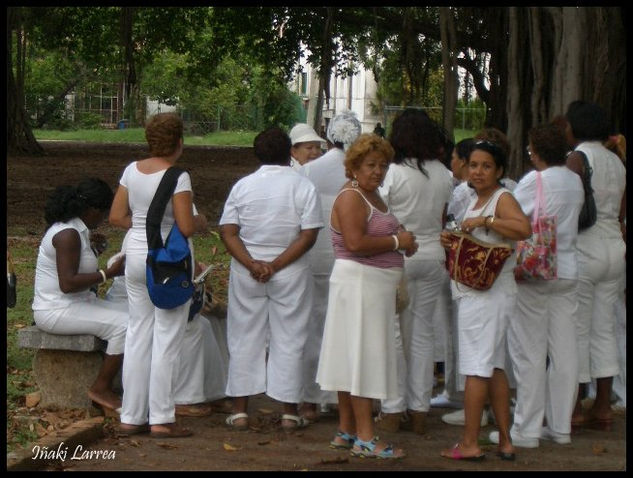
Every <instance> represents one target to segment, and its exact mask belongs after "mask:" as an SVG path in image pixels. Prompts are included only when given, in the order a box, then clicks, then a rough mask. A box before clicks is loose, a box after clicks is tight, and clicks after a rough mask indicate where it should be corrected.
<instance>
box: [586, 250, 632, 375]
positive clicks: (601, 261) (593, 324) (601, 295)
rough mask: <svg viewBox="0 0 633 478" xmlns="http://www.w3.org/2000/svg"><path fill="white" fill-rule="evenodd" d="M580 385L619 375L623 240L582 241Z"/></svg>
mask: <svg viewBox="0 0 633 478" xmlns="http://www.w3.org/2000/svg"><path fill="white" fill-rule="evenodd" d="M577 247H578V300H579V302H578V314H577V323H576V333H577V337H578V376H579V378H578V381H579V382H580V383H587V382H590V381H591V379H592V378H604V377H614V376H616V375H618V373H619V367H618V348H617V341H616V336H615V308H614V306H615V303H616V302H617V298H618V292H619V290H620V287H621V286H622V282H621V281H622V277H623V275H624V273H625V260H624V254H625V252H626V245H625V244H624V242H623V241H622V240H621V239H605V238H594V237H590V238H587V237H585V238H582V240H581V238H580V237H579V238H578V246H577Z"/></svg>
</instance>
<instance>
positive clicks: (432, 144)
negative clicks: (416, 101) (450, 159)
mask: <svg viewBox="0 0 633 478" xmlns="http://www.w3.org/2000/svg"><path fill="white" fill-rule="evenodd" d="M389 142H390V143H391V145H392V146H393V149H394V151H395V156H394V162H395V163H396V164H400V163H402V162H403V161H404V160H405V158H415V159H416V160H417V164H418V169H419V170H420V171H422V173H423V174H424V175H425V176H427V177H428V173H427V172H426V170H425V169H424V161H427V160H433V159H444V158H443V156H444V154H446V153H447V149H448V148H449V144H450V142H449V140H448V135H447V134H446V132H445V131H444V130H443V129H442V128H441V127H440V126H439V125H438V124H437V123H435V121H433V120H432V119H431V118H430V117H429V115H428V114H427V113H426V111H424V110H422V109H414V108H407V109H406V110H404V111H403V112H402V114H400V116H398V117H397V118H396V119H395V120H394V122H393V124H392V125H391V135H390V136H389ZM451 152H452V149H451V150H450V151H449V152H448V154H450V153H451Z"/></svg>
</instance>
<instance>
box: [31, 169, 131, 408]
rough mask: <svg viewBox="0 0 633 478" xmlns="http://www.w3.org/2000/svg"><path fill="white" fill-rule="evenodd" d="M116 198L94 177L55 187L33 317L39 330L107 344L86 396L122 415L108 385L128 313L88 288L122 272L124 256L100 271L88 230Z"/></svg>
mask: <svg viewBox="0 0 633 478" xmlns="http://www.w3.org/2000/svg"><path fill="white" fill-rule="evenodd" d="M113 197H114V194H113V192H112V189H111V188H110V186H108V185H107V184H106V183H105V182H104V181H102V180H101V179H97V178H90V179H85V180H83V181H81V182H80V183H79V184H78V185H77V186H76V187H75V186H59V187H58V188H57V189H55V191H54V192H53V193H52V194H51V195H50V196H49V198H48V200H47V202H46V206H45V210H44V218H45V219H46V224H47V227H48V229H47V231H46V233H45V234H44V237H43V238H42V242H41V244H40V247H39V253H38V256H37V265H36V268H35V287H34V298H33V316H34V319H35V323H36V324H37V326H38V327H39V328H40V329H41V330H43V331H45V332H48V333H51V334H59V335H81V334H89V335H95V336H97V337H99V338H100V339H102V340H106V341H107V342H108V347H107V349H106V352H105V357H104V360H103V364H102V366H101V369H100V370H99V373H98V375H97V378H96V380H95V381H94V383H93V384H92V386H91V387H90V389H89V390H88V397H89V398H90V399H91V400H92V401H93V402H94V403H95V404H96V405H97V406H100V407H101V408H103V409H110V410H115V411H117V412H120V410H119V409H120V407H121V397H119V396H118V395H117V394H116V393H115V392H114V391H113V390H112V382H113V379H114V377H115V375H116V374H117V372H118V371H119V369H120V368H121V363H122V361H123V350H124V345H125V332H126V328H127V323H128V314H126V313H125V312H121V311H119V310H117V309H116V307H113V306H112V304H110V303H109V302H107V301H105V300H103V299H100V298H98V297H97V296H96V294H95V293H94V292H93V291H92V290H91V288H93V287H95V286H98V285H99V284H101V283H103V282H105V281H106V280H107V279H110V278H112V277H114V276H117V275H121V274H123V271H124V260H125V259H124V258H121V259H119V260H118V261H116V262H114V263H113V264H112V265H111V266H110V267H108V268H107V269H105V270H103V269H98V263H97V256H96V255H95V253H94V252H93V250H92V248H91V246H90V231H91V230H93V229H96V228H97V227H98V226H99V225H100V224H101V223H102V222H103V220H104V219H105V218H106V217H107V216H108V213H109V210H110V206H111V204H112V198H113Z"/></svg>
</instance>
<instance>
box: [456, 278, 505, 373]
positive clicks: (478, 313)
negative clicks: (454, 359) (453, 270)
mask: <svg viewBox="0 0 633 478" xmlns="http://www.w3.org/2000/svg"><path fill="white" fill-rule="evenodd" d="M456 302H457V303H458V306H457V313H458V317H457V321H458V327H459V329H458V339H459V373H461V374H462V375H474V376H478V377H484V378H490V377H492V373H493V371H494V369H495V368H498V369H502V370H505V369H506V368H507V362H508V360H507V355H508V354H507V349H508V348H507V344H506V342H507V341H506V330H507V327H508V321H509V318H510V316H511V315H512V314H514V313H515V304H516V294H515V293H508V291H507V290H505V288H494V287H493V288H492V289H490V290H488V291H486V292H484V293H477V294H476V295H468V296H464V297H460V298H459V299H457V301H456Z"/></svg>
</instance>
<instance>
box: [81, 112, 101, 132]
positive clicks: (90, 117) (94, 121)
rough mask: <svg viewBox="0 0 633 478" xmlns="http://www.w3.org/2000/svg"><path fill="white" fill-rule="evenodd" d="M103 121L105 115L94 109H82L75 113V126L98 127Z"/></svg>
mask: <svg viewBox="0 0 633 478" xmlns="http://www.w3.org/2000/svg"><path fill="white" fill-rule="evenodd" d="M102 122H103V116H101V115H100V114H99V113H94V112H92V111H81V112H79V113H77V114H76V115H75V126H76V127H77V128H81V129H97V128H99V127H100V126H101V123H102Z"/></svg>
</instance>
